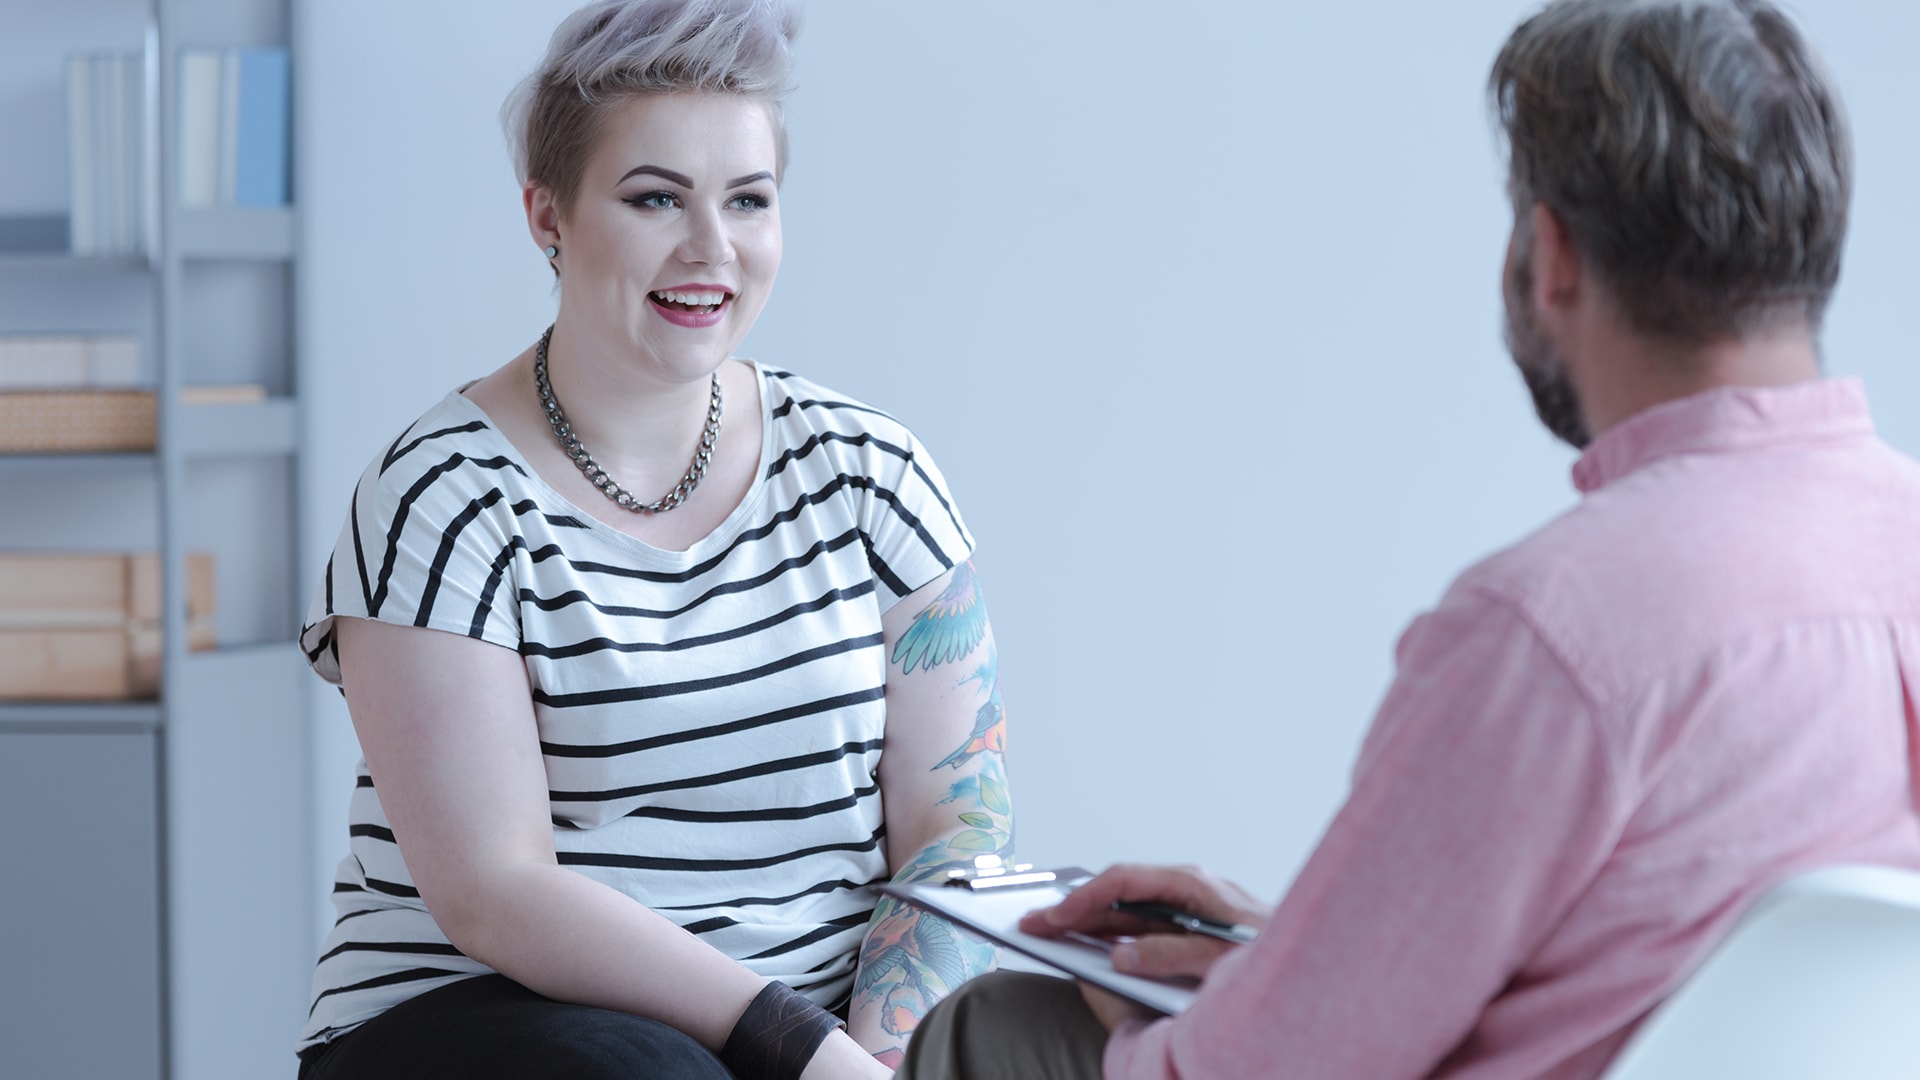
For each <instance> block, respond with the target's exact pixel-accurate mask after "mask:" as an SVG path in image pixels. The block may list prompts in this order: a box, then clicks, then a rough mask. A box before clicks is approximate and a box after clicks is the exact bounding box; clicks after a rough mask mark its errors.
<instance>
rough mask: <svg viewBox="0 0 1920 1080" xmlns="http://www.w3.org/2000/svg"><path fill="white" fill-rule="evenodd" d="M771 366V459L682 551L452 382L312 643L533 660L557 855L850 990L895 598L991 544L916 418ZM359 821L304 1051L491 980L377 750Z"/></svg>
mask: <svg viewBox="0 0 1920 1080" xmlns="http://www.w3.org/2000/svg"><path fill="white" fill-rule="evenodd" d="M756 368H757V371H758V374H759V383H760V387H761V408H762V410H763V414H764V420H765V422H764V425H763V426H764V433H765V436H764V442H763V444H762V447H761V451H760V453H761V458H760V461H761V468H760V471H759V475H758V477H757V478H756V479H755V481H754V484H753V487H752V489H751V490H750V491H749V492H748V493H747V496H746V498H745V499H743V500H742V501H741V503H740V506H739V507H738V509H736V510H735V511H734V512H733V514H732V515H731V516H730V517H728V518H727V520H726V521H725V522H724V523H723V524H722V525H721V526H720V527H719V528H718V529H716V530H715V531H714V532H713V533H712V535H710V536H708V537H707V538H706V539H704V540H702V541H700V542H699V543H698V544H696V545H694V547H692V548H691V549H689V550H687V551H684V552H676V551H664V550H661V549H659V548H655V547H651V546H649V545H647V544H645V543H642V542H641V541H639V540H636V539H634V538H633V537H630V536H627V535H626V534H624V533H621V532H619V531H618V530H616V529H613V528H610V527H608V526H607V525H605V524H603V523H601V522H598V521H595V520H594V519H593V518H592V517H590V516H588V515H587V514H586V513H584V512H582V511H581V510H580V509H579V508H577V507H575V506H573V505H572V504H570V503H569V502H567V501H566V500H565V499H564V498H563V497H561V496H560V495H559V494H558V493H556V492H555V491H554V490H553V489H552V488H551V487H549V486H548V485H547V484H545V483H544V482H542V481H541V480H540V478H539V477H538V476H537V475H535V474H534V473H533V471H532V470H531V469H530V468H529V467H528V466H527V464H526V462H525V461H524V460H523V459H522V458H521V456H520V454H519V452H518V451H516V450H515V449H514V447H513V446H512V444H510V443H509V442H508V441H507V440H506V439H505V438H504V437H502V436H501V435H500V433H499V432H498V431H497V430H495V429H494V428H493V427H492V425H491V424H490V423H489V422H488V420H487V417H486V414H485V413H483V412H482V411H481V410H480V409H479V407H478V406H476V405H474V404H473V403H472V402H470V401H469V400H468V399H467V398H465V397H463V396H461V395H460V394H459V393H457V392H456V393H452V394H449V395H448V396H447V397H446V399H445V400H443V401H441V402H440V403H439V404H438V405H437V406H435V407H434V408H433V409H432V411H430V412H428V413H427V414H426V415H425V416H423V417H421V419H420V420H419V421H418V422H416V423H415V424H414V425H413V426H412V427H411V428H409V429H408V430H407V431H406V432H405V433H404V434H403V435H401V437H400V438H399V439H397V440H395V441H394V443H393V445H392V446H391V447H390V448H389V449H388V450H387V451H386V452H385V453H383V454H382V455H381V456H380V457H379V459H378V460H376V461H375V462H374V463H373V464H372V465H371V466H369V467H368V469H367V472H366V474H365V476H364V477H362V479H361V481H360V486H359V488H358V490H357V491H356V492H355V494H354V499H353V505H352V509H351V511H350V513H349V515H348V520H347V523H346V526H345V528H344V529H343V530H342V532H341V535H340V540H339V542H338V544H337V545H336V547H335V549H334V552H333V558H332V561H331V562H330V563H329V564H328V567H327V574H326V581H325V583H324V585H323V586H322V589H321V592H320V595H319V596H318V597H316V598H315V601H314V606H313V608H312V609H311V611H310V612H309V614H308V620H307V621H308V623H309V625H308V626H307V627H306V628H305V630H304V631H303V632H302V634H301V644H302V646H303V647H304V648H305V649H306V650H307V654H308V657H309V659H310V660H311V661H312V663H313V666H314V669H315V670H316V671H318V672H319V673H320V674H321V675H322V676H323V677H325V678H326V679H328V680H329V681H333V682H338V681H339V679H340V666H339V660H338V657H337V655H336V653H335V650H334V641H333V616H335V615H349V616H361V617H369V618H375V619H379V620H381V621H383V622H391V623H397V624H400V625H405V626H422V627H431V628H435V629H439V630H446V631H451V632H453V633H458V634H465V635H467V636H469V637H474V638H478V639H480V640H483V641H489V642H492V643H494V644H496V645H499V646H501V647H503V648H508V649H514V650H517V651H518V652H519V653H520V655H521V656H522V657H523V658H524V659H525V662H526V666H527V676H528V679H529V681H530V682H531V684H532V687H533V703H534V712H535V715H536V718H537V720H538V723H539V731H540V746H541V750H542V752H543V753H544V755H545V762H546V772H547V783H548V786H549V788H550V791H549V798H550V799H551V801H552V809H553V823H554V829H553V841H554V846H555V848H556V849H557V851H558V853H559V858H560V862H561V864H562V865H564V866H568V867H571V868H573V869H574V870H576V871H578V872H580V873H582V874H585V875H587V876H588V877H591V878H594V879H595V880H598V881H602V882H605V883H606V884H608V885H610V886H612V887H614V888H616V889H619V890H620V891H621V892H624V893H626V894H627V895H628V896H631V897H633V898H634V899H635V900H638V901H639V902H641V903H643V904H645V905H646V906H648V907H649V908H652V909H653V910H654V911H657V912H659V913H661V914H662V915H665V916H667V917H668V918H670V919H673V920H674V921H675V922H677V923H679V924H680V925H681V926H683V927H685V928H686V929H688V930H690V931H692V932H693V933H695V934H698V935H699V936H700V937H701V939H702V940H704V941H706V942H708V943H710V944H711V945H713V946H714V947H715V948H716V949H719V950H720V951H721V952H723V953H725V954H726V955H728V956H730V957H733V958H734V959H736V960H739V961H740V962H741V963H743V964H745V965H746V966H747V967H749V968H751V969H753V970H754V971H755V972H758V973H759V974H762V975H766V976H769V977H772V978H777V979H779V980H781V981H783V982H786V983H788V984H790V985H792V986H793V987H795V988H796V989H800V990H802V991H804V992H805V993H807V994H808V995H809V996H810V997H812V998H813V999H814V1000H816V1001H818V1002H820V1003H821V1004H823V1005H832V1004H834V1003H835V1002H836V1001H837V1000H838V999H840V998H843V997H844V996H845V995H846V993H847V991H848V989H849V987H850V985H851V982H852V978H853V972H854V964H855V958H856V954H857V951H858V948H859V944H860V940H861V935H862V932H863V930H864V927H865V923H866V921H867V918H868V916H869V914H870V913H871V909H872V907H873V900H872V899H871V898H870V897H869V896H868V895H867V894H865V893H864V892H862V891H861V887H862V886H864V885H867V884H868V883H870V882H874V881H878V880H882V879H884V878H885V877H886V876H887V860H886V850H885V847H884V838H885V828H884V826H883V825H882V822H881V807H880V795H879V787H878V782H877V780H876V770H877V767H878V765H879V763H880V755H881V744H882V739H883V735H884V732H885V727H886V710H885V703H884V698H883V691H884V687H885V682H886V657H885V652H884V649H883V647H882V643H881V627H880V615H881V612H883V611H885V610H886V609H887V608H888V607H890V606H892V605H893V604H894V603H895V602H896V601H897V600H899V599H900V598H901V597H902V596H904V595H906V594H907V593H909V592H912V591H913V590H914V589H917V588H919V587H921V586H923V585H926V584H927V583H929V582H931V581H933V580H934V579H935V578H937V577H939V576H940V575H941V574H942V573H943V572H945V571H946V570H947V569H949V568H950V567H952V566H953V565H954V564H955V563H957V562H959V561H961V560H964V559H965V558H967V556H968V555H969V553H970V552H971V550H972V540H971V538H970V537H969V536H968V534H967V531H966V527H965V526H964V525H962V524H961V521H960V516H959V514H958V513H957V512H956V510H955V509H954V506H953V501H952V499H951V498H949V496H948V494H947V491H946V486H945V482H944V481H943V480H942V479H941V477H940V473H939V471H938V470H937V469H936V468H935V467H934V464H933V462H932V461H931V460H929V459H928V457H927V454H926V451H925V450H924V449H922V447H921V446H920V444H919V443H918V442H917V441H916V440H915V439H914V437H913V435H912V434H911V433H910V432H908V431H907V429H906V428H905V427H903V426H901V424H900V423H899V422H897V421H895V420H894V419H892V418H891V417H889V416H887V415H886V414H884V413H880V412H876V411H875V410H873V409H870V408H868V407H866V406H864V405H861V404H859V403H858V402H855V401H851V400H848V399H846V398H843V397H840V396H838V395H836V394H833V393H830V392H828V391H826V390H823V389H821V388H820V387H818V386H816V385H814V384H812V383H809V382H807V381H806V380H804V379H801V378H798V377H796V376H794V375H791V374H789V373H787V372H782V371H776V370H772V369H769V368H765V367H759V366H756ZM350 816H351V823H350V824H351V828H350V833H351V839H350V852H351V853H350V854H349V855H348V856H347V857H346V858H345V859H343V860H341V862H340V867H339V870H338V872H337V874H336V876H335V879H334V890H333V891H334V897H333V898H334V905H335V907H336V908H337V909H338V911H339V915H340V917H339V921H338V922H337V923H336V924H335V926H334V929H333V932H332V933H331V934H330V935H329V936H328V938H327V941H326V944H325V946H324V948H323V953H322V955H321V958H320V962H319V965H318V967H317V968H316V970H315V973H314V982H313V1009H312V1014H311V1017H310V1019H309V1021H308V1023H307V1026H306V1029H305V1031H304V1032H303V1033H302V1036H301V1042H300V1045H301V1046H302V1047H303V1048H304V1047H306V1046H310V1045H313V1044H314V1043H315V1042H320V1041H325V1040H328V1039H331V1038H333V1037H334V1036H336V1035H338V1034H339V1033H341V1032H342V1031H344V1030H346V1029H348V1028H351V1027H353V1026H354V1025H356V1024H359V1023H361V1022H363V1021H365V1020H367V1019H369V1018H370V1017H373V1016H375V1015H378V1014H379V1013H380V1012H382V1011H383V1010H385V1009H388V1008H390V1007H392V1006H393V1005H395V1004H397V1003H399V1002H401V1001H404V1000H406V999H408V998H410V997H413V996H415V995H417V994H421V993H425V992H426V991H428V990H431V989H434V988H436V987H439V986H443V985H446V984H447V983H449V982H452V981H454V980H457V979H461V978H465V977H468V976H472V975H478V974H483V973H485V972H487V971H488V970H489V969H487V968H486V967H485V966H483V965H481V964H479V963H477V962H475V961H473V960H470V959H468V958H466V957H465V956H462V955H460V954H459V952H458V951H457V950H455V949H454V947H453V946H452V945H450V944H449V943H448V942H447V939H446V936H445V935H444V934H442V933H441V932H440V929H439V927H438V926H437V925H435V923H434V921H433V918H432V917H431V916H430V915H428V914H427V911H426V908H425V906H424V905H423V904H422V903H421V901H420V896H419V893H418V892H417V891H416V890H415V888H414V886H413V883H412V880H411V878H410V877H409V876H408V874H407V868H406V866H405V865H404V864H403V863H402V862H401V858H400V852H399V849H398V848H397V847H396V846H395V845H394V841H393V833H392V832H391V830H390V829H389V827H388V823H387V819H386V815H385V814H384V813H383V812H382V810H381V807H380V799H379V795H378V792H377V791H376V790H375V789H374V786H373V781H372V779H371V778H370V777H369V775H368V772H367V768H366V764H365V762H364V761H363V762H362V763H361V764H360V767H359V769H358V786H357V788H356V789H355V791H354V796H353V801H352V808H351V815H350ZM633 959H634V962H635V963H642V964H643V963H645V962H646V958H645V957H640V956H637V957H634V958H633Z"/></svg>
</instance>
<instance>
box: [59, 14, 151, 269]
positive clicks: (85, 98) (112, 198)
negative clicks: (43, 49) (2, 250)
mask: <svg viewBox="0 0 1920 1080" xmlns="http://www.w3.org/2000/svg"><path fill="white" fill-rule="evenodd" d="M145 110H146V62H145V59H144V58H143V57H142V55H141V54H140V53H137V52H102V53H86V54H80V55H74V56H69V57H68V58H67V183H68V197H69V202H70V204H71V205H70V209H69V212H68V219H67V227H68V246H69V247H70V248H71V250H72V251H73V253H74V254H76V255H114V256H123V255H138V254H140V253H142V252H143V251H145V250H146V191H147V185H146V182H145V179H146V130H147V125H146V112H145Z"/></svg>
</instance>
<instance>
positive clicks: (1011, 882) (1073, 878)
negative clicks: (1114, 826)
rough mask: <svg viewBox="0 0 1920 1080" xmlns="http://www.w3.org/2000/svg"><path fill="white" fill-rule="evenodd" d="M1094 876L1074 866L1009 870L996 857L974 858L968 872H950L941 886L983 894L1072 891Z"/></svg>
mask: <svg viewBox="0 0 1920 1080" xmlns="http://www.w3.org/2000/svg"><path fill="white" fill-rule="evenodd" d="M1091 876H1093V875H1091V874H1089V873H1087V872H1086V871H1085V870H1082V869H1080V868H1079V867H1077V866H1064V867H1061V868H1060V869H1058V870H1035V869H1034V868H1033V864H1032V863H1015V864H1013V865H1011V866H1009V865H1008V864H1007V863H1006V861H1005V860H1003V859H1001V858H1000V856H998V855H976V856H974V859H973V869H971V870H949V871H947V880H946V881H944V882H942V883H941V884H943V885H945V886H947V887H948V888H954V889H966V890H968V891H969V892H984V891H986V890H987V889H1018V888H1023V887H1025V888H1031V887H1033V886H1035V885H1057V886H1059V887H1060V888H1063V889H1071V888H1073V887H1074V886H1075V885H1078V884H1080V883H1081V882H1082V881H1085V880H1086V879H1087V878H1089V877H1091Z"/></svg>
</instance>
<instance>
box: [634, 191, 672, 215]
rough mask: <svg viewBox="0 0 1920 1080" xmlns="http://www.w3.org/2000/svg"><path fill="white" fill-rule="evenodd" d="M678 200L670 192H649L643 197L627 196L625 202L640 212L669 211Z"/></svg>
mask: <svg viewBox="0 0 1920 1080" xmlns="http://www.w3.org/2000/svg"><path fill="white" fill-rule="evenodd" d="M677 201H678V200H677V199H675V198H674V197H673V192H671V191H649V192H647V193H646V194H645V195H629V196H628V197H627V198H626V200H625V202H626V203H627V205H629V206H637V207H639V208H640V209H642V210H670V209H672V208H673V204H674V203H675V202H677Z"/></svg>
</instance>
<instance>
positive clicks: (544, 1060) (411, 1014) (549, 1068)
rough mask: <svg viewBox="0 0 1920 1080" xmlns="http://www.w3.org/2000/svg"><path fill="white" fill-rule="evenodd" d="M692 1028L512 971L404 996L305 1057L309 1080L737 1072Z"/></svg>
mask: <svg viewBox="0 0 1920 1080" xmlns="http://www.w3.org/2000/svg"><path fill="white" fill-rule="evenodd" d="M732 1075H733V1074H731V1073H729V1072H728V1071H727V1068H726V1066H724V1065H722V1064H720V1059H719V1058H717V1057H714V1056H713V1054H712V1052H711V1051H709V1050H707V1048H706V1047H704V1046H701V1045H700V1044H699V1043H698V1042H697V1041H695V1040H694V1038H693V1037H692V1036H691V1035H687V1034H685V1033H684V1032H682V1031H680V1030H679V1029H677V1028H672V1027H668V1026H667V1025H666V1024H662V1023H660V1022H659V1021H657V1020H647V1019H644V1018H642V1017H638V1016H634V1015H632V1014H630V1013H623V1012H616V1011H614V1010H611V1009H596V1008H593V1007H592V1006H588V1005H568V1004H566V1003H564V1002H559V1001H555V1000H553V999H552V998H546V997H541V996H540V995H539V994H536V993H534V992H533V991H531V990H529V989H527V988H526V987H524V986H521V985H520V984H519V983H517V982H514V981H513V980H511V979H509V978H507V977H506V976H504V975H481V976H478V977H476V978H472V979H462V980H460V981H459V982H457V983H453V984H451V985H449V986H443V987H441V988H439V989H438V990H430V991H428V992H427V993H424V994H421V995H420V996H419V997H416V998H412V999H409V1000H407V1001H403V1002H401V1003H400V1004H398V1005H395V1006H394V1007H393V1008H391V1009H388V1010H387V1011H386V1012H384V1013H381V1014H380V1015H379V1016H376V1017H374V1018H373V1019H371V1020H369V1021H367V1022H366V1023H364V1024H361V1025H360V1026H359V1027H357V1028H354V1029H353V1030H352V1031H349V1032H347V1033H346V1034H345V1035H342V1036H340V1037H339V1038H338V1039H335V1040H334V1041H333V1042H331V1043H328V1044H326V1045H324V1046H316V1047H314V1048H313V1049H311V1050H308V1051H307V1052H306V1053H304V1054H302V1055H301V1056H300V1080H389V1078H391V1080H438V1078H440V1077H447V1078H449V1080H454V1078H458V1080H487V1078H489V1077H502V1078H513V1080H549V1078H551V1080H603V1078H604V1080H613V1078H615V1077H618V1078H619V1080H643V1078H648V1077H661V1078H663V1080H682V1078H685V1080H732Z"/></svg>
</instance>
